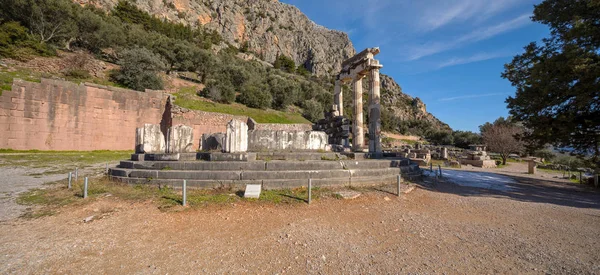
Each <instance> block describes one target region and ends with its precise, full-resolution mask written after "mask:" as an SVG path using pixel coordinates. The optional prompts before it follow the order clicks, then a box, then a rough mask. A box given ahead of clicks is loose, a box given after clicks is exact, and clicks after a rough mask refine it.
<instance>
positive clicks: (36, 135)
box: [0, 79, 168, 151]
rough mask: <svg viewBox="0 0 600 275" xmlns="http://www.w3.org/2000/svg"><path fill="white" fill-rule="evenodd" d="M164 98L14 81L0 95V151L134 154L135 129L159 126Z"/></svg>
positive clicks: (63, 83) (100, 88) (101, 88)
mask: <svg viewBox="0 0 600 275" xmlns="http://www.w3.org/2000/svg"><path fill="white" fill-rule="evenodd" d="M167 98H168V96H167V95H166V94H164V93H162V92H159V91H147V92H137V91H132V90H127V89H119V88H114V87H105V86H101V85H93V84H79V85H78V84H75V83H72V82H68V81H61V80H50V79H42V81H41V83H35V82H27V81H22V80H18V79H15V81H14V82H13V86H12V90H11V91H4V92H3V93H2V96H0V148H10V149H17V150H30V149H38V150H83V151H88V150H133V149H134V146H135V144H134V143H135V128H136V127H140V126H141V125H143V124H144V123H154V124H158V123H160V120H161V117H162V114H163V111H164V108H165V104H166V100H167Z"/></svg>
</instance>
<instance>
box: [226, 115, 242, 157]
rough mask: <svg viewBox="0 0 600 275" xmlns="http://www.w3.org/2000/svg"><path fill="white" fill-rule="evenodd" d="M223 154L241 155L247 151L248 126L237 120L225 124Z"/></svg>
mask: <svg viewBox="0 0 600 275" xmlns="http://www.w3.org/2000/svg"><path fill="white" fill-rule="evenodd" d="M223 151H225V153H243V152H246V151H248V125H247V124H246V123H245V122H243V121H239V120H237V119H233V120H231V121H230V122H229V123H227V133H226V134H225V146H224V148H223Z"/></svg>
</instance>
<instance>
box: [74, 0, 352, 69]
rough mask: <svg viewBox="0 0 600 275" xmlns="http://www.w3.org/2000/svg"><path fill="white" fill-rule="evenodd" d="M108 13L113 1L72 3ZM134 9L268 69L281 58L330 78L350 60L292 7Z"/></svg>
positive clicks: (171, 0) (342, 37)
mask: <svg viewBox="0 0 600 275" xmlns="http://www.w3.org/2000/svg"><path fill="white" fill-rule="evenodd" d="M74 1H75V2H77V3H79V4H92V5H95V6H97V7H100V8H103V9H105V10H109V9H111V8H112V7H114V6H115V5H116V4H117V3H118V0H74ZM132 2H133V3H135V4H136V5H137V6H138V7H139V8H140V9H142V10H144V11H147V12H149V13H150V14H154V15H156V16H158V17H159V18H166V19H168V20H170V21H173V22H179V23H184V24H190V25H192V26H200V25H201V26H203V27H204V28H207V29H209V30H216V31H217V32H218V33H220V34H221V36H222V37H223V38H224V39H225V41H227V42H228V43H230V44H232V45H234V46H236V47H238V48H240V47H241V46H242V45H247V46H248V50H249V51H252V52H255V53H256V54H257V55H258V58H260V59H262V60H264V61H267V62H269V63H273V62H274V61H275V58H276V57H277V55H278V54H283V55H285V56H288V57H290V58H292V59H293V60H294V62H295V63H296V64H297V65H299V64H304V65H305V67H306V68H307V69H308V70H309V71H311V72H313V73H315V74H317V75H325V74H330V75H332V74H335V73H337V71H339V69H340V68H341V64H342V61H344V60H345V59H347V58H349V57H352V56H353V55H354V54H355V50H354V47H353V46H352V42H350V39H349V38H348V35H347V34H346V33H344V32H340V31H336V30H329V29H327V28H325V27H322V26H319V25H317V24H316V23H314V22H313V21H311V20H310V19H309V18H308V17H306V15H304V14H303V13H302V12H300V10H298V9H297V8H296V7H294V6H292V5H288V4H284V3H281V2H278V1H273V0H271V1H266V0H247V1H239V0H220V1H200V0H162V1H158V0H154V1H132Z"/></svg>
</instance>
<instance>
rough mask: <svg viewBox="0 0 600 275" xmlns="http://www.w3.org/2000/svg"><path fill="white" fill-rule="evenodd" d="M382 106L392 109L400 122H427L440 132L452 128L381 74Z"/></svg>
mask: <svg viewBox="0 0 600 275" xmlns="http://www.w3.org/2000/svg"><path fill="white" fill-rule="evenodd" d="M381 91H382V92H381V104H382V106H384V107H387V108H388V109H390V110H391V111H392V112H393V113H394V115H395V116H396V117H397V118H398V119H400V120H425V121H427V122H429V123H431V125H433V127H435V128H437V129H440V130H449V129H450V126H448V124H446V123H443V122H442V121H440V120H439V119H438V118H436V117H435V116H433V115H432V114H430V113H428V112H427V107H426V106H425V103H423V101H422V100H421V99H420V98H418V97H415V98H413V97H412V96H410V95H407V94H405V93H403V92H402V88H401V87H400V85H398V83H396V81H394V79H393V78H391V77H389V76H387V75H385V74H381Z"/></svg>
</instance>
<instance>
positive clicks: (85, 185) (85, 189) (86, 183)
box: [83, 177, 88, 199]
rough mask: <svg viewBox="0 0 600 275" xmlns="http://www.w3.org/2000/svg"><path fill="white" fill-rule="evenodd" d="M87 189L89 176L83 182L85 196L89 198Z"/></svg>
mask: <svg viewBox="0 0 600 275" xmlns="http://www.w3.org/2000/svg"><path fill="white" fill-rule="evenodd" d="M87 191H88V178H87V177H85V181H84V182H83V198H84V199H85V198H87Z"/></svg>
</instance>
